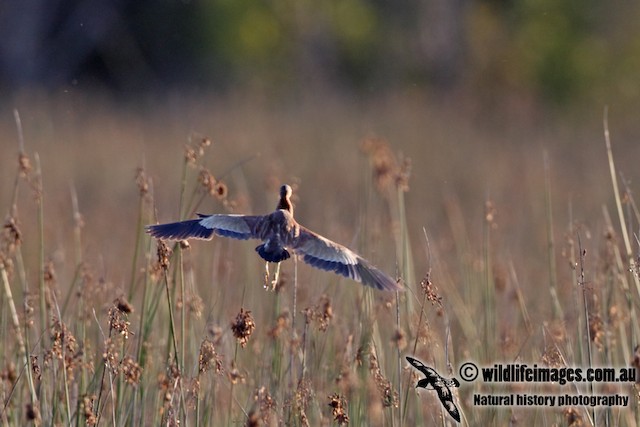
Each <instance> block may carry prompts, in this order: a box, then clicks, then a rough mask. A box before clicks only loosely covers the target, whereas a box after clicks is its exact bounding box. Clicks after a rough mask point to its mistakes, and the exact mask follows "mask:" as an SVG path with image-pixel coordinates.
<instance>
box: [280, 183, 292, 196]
mask: <svg viewBox="0 0 640 427" xmlns="http://www.w3.org/2000/svg"><path fill="white" fill-rule="evenodd" d="M291 193H293V190H292V189H291V186H290V185H288V184H283V185H282V187H280V197H281V198H283V199H288V198H290V197H291Z"/></svg>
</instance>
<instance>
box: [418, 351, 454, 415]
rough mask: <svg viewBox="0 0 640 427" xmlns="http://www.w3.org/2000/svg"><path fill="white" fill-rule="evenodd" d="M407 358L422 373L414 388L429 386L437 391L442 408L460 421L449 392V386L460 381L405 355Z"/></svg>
mask: <svg viewBox="0 0 640 427" xmlns="http://www.w3.org/2000/svg"><path fill="white" fill-rule="evenodd" d="M407 360H408V361H409V363H411V365H412V366H413V367H414V368H416V369H417V370H419V371H420V372H422V373H423V374H424V378H422V379H421V380H419V381H418V383H417V384H416V388H418V387H421V388H424V389H427V387H429V386H431V387H432V388H433V389H434V390H435V391H436V393H438V397H439V398H440V402H441V403H442V406H444V409H446V410H447V412H449V414H450V415H451V416H452V417H453V419H454V420H456V421H457V422H460V411H459V410H458V407H457V406H456V404H455V403H453V394H452V393H451V388H450V387H460V382H459V381H458V380H457V379H455V378H451V379H448V378H444V377H442V376H441V375H440V374H439V373H437V372H436V370H435V369H433V368H430V367H428V366H427V365H425V364H424V363H422V362H421V361H419V360H417V359H414V358H413V357H409V356H407Z"/></svg>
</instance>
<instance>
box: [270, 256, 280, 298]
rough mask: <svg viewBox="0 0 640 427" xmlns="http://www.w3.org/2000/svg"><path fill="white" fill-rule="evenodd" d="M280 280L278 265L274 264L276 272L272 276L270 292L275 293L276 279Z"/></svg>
mask: <svg viewBox="0 0 640 427" xmlns="http://www.w3.org/2000/svg"><path fill="white" fill-rule="evenodd" d="M279 278H280V263H278V264H276V272H275V273H274V274H273V280H272V281H271V290H272V291H274V292H275V290H276V285H277V284H278V279H279Z"/></svg>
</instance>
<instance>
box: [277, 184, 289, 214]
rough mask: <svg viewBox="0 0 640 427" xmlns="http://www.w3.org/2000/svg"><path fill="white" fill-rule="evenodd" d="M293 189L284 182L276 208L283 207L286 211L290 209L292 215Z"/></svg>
mask: <svg viewBox="0 0 640 427" xmlns="http://www.w3.org/2000/svg"><path fill="white" fill-rule="evenodd" d="M292 193H293V190H292V189H291V186H289V185H287V184H284V185H283V186H282V187H280V200H279V201H278V206H277V207H276V209H283V210H285V211H289V212H290V213H291V215H293V205H292V204H291V194H292Z"/></svg>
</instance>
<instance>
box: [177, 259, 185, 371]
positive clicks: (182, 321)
mask: <svg viewBox="0 0 640 427" xmlns="http://www.w3.org/2000/svg"><path fill="white" fill-rule="evenodd" d="M183 257H184V255H183V252H182V248H180V251H179V253H178V275H179V277H180V298H181V299H182V304H180V333H181V335H182V339H181V340H180V345H181V346H180V348H181V352H180V354H181V355H182V361H181V363H180V364H179V365H178V366H179V368H180V372H184V366H185V363H186V357H187V351H186V345H187V333H186V327H187V326H186V321H187V319H186V317H187V315H186V307H185V306H186V301H187V298H186V295H185V289H184V262H183V261H184V259H183Z"/></svg>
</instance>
